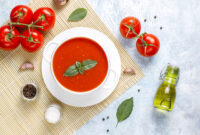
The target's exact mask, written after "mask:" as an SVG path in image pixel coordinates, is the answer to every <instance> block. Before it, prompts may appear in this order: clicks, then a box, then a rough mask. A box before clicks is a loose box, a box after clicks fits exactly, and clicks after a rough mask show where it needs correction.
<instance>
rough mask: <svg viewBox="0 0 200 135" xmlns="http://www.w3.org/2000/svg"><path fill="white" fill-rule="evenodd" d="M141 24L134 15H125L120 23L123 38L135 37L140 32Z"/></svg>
mask: <svg viewBox="0 0 200 135" xmlns="http://www.w3.org/2000/svg"><path fill="white" fill-rule="evenodd" d="M140 30H141V24H140V21H139V20H138V19H137V18H135V17H126V18H124V19H123V20H122V21H121V23H120V32H121V34H122V36H123V37H124V38H135V37H137V36H138V35H139V34H140Z"/></svg>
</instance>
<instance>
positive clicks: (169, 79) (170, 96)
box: [153, 64, 179, 111]
mask: <svg viewBox="0 0 200 135" xmlns="http://www.w3.org/2000/svg"><path fill="white" fill-rule="evenodd" d="M161 78H162V79H163V82H162V84H161V85H160V87H159V88H158V91H157V93H156V96H155V99H154V103H153V105H154V107H156V108H159V109H162V110H167V111H171V110H172V109H173V107H174V102H175V98H176V84H177V82H178V78H179V68H178V67H175V66H172V65H171V64H169V65H168V66H167V69H166V71H165V74H164V77H162V76H161Z"/></svg>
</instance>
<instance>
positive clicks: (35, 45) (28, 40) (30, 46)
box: [21, 29, 44, 52]
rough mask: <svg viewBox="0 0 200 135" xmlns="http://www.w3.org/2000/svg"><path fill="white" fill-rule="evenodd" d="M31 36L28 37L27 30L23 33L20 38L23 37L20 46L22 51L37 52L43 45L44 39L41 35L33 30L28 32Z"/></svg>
mask: <svg viewBox="0 0 200 135" xmlns="http://www.w3.org/2000/svg"><path fill="white" fill-rule="evenodd" d="M30 33H31V36H29V30H28V29H27V30H26V31H24V33H23V34H22V36H24V37H23V38H22V40H21V45H22V47H23V49H24V50H26V51H28V52H35V51H37V50H39V49H40V48H41V47H42V45H43V43H44V37H43V35H42V34H41V33H40V32H39V31H38V30H35V29H31V30H30Z"/></svg>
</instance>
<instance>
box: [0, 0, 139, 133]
mask: <svg viewBox="0 0 200 135" xmlns="http://www.w3.org/2000/svg"><path fill="white" fill-rule="evenodd" d="M29 6H30V7H31V8H32V9H33V10H36V9H37V8H39V7H42V6H48V7H51V8H52V9H53V10H54V11H55V12H56V15H57V16H56V17H57V18H56V24H55V27H54V29H53V30H51V31H50V32H48V33H46V34H45V44H46V43H47V42H48V41H50V40H52V39H53V38H54V37H55V36H56V35H57V34H59V33H60V32H62V31H64V30H66V29H69V28H72V27H77V26H85V27H91V28H95V29H97V30H99V31H101V32H103V33H105V34H106V35H107V36H108V37H109V38H110V39H111V40H112V41H113V42H114V43H115V45H116V47H117V49H118V51H119V53H120V57H121V61H122V70H123V69H124V68H125V67H133V68H134V69H135V70H136V74H137V75H136V76H129V75H123V74H122V75H121V78H120V81H119V84H118V86H117V88H116V89H115V91H114V92H113V93H112V95H111V96H110V97H109V98H107V99H106V100H105V101H103V102H102V103H100V104H98V105H95V106H92V107H87V108H75V107H70V106H67V105H64V104H62V103H60V102H59V101H57V100H56V99H55V98H54V97H53V96H52V95H51V94H50V92H49V91H48V90H47V88H46V86H45V84H44V82H43V79H42V75H41V60H42V51H43V48H44V47H43V48H42V49H41V50H40V51H38V52H37V53H34V54H29V53H26V52H25V51H23V50H22V49H21V47H19V48H18V49H16V50H14V51H12V52H5V51H0V77H1V79H0V134H2V135H22V134H39V135H43V134H44V135H46V134H52V135H57V134H61V135H62V134H63V135H68V134H72V133H73V132H74V131H76V130H77V129H78V128H80V127H81V126H83V125H84V124H85V123H86V122H87V121H88V120H90V119H91V118H92V117H93V116H95V115H96V114H98V113H99V112H100V111H102V110H103V109H104V108H105V107H106V106H107V105H109V104H110V103H111V102H112V101H114V100H115V99H116V98H117V97H118V96H119V95H121V94H122V93H123V92H124V91H125V90H127V89H128V88H129V87H131V86H132V85H133V84H135V83H136V82H137V81H138V80H140V79H141V78H142V77H143V72H142V71H141V69H140V68H139V67H138V66H137V64H136V63H135V62H134V61H133V60H132V59H131V57H130V56H129V55H128V53H127V52H126V51H125V49H124V48H123V46H122V45H121V44H120V43H119V42H118V41H117V39H116V38H115V37H114V36H113V34H112V33H111V32H110V31H109V30H108V28H107V27H106V26H105V24H104V23H103V22H102V21H101V20H100V19H99V17H98V16H97V14H96V13H95V12H94V10H93V9H92V8H91V7H90V6H89V5H88V3H87V2H86V0H70V2H69V3H68V4H67V5H66V6H63V7H57V6H56V5H55V4H54V2H53V0H32V1H31V2H30V4H29ZM79 7H84V8H87V9H88V15H87V17H86V18H85V19H84V20H82V21H80V22H73V23H72V22H68V21H67V18H68V16H69V14H70V13H71V12H72V11H73V10H75V9H76V8H79ZM24 61H31V62H33V63H34V65H35V70H34V71H25V72H19V71H18V68H19V66H20V65H21V64H22V63H23V62H24ZM27 82H34V83H36V84H37V85H38V86H39V88H40V94H39V97H38V99H37V100H36V101H35V102H31V103H30V102H25V101H23V100H22V98H21V95H20V90H21V88H22V86H23V85H24V84H25V83H27ZM52 103H58V104H60V105H61V106H62V108H63V115H62V120H61V122H60V123H58V124H56V125H51V124H48V123H47V122H46V121H45V120H44V111H45V109H46V108H47V106H48V105H50V104H52Z"/></svg>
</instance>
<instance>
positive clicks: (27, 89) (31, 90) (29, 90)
mask: <svg viewBox="0 0 200 135" xmlns="http://www.w3.org/2000/svg"><path fill="white" fill-rule="evenodd" d="M36 92H37V89H36V87H35V86H34V85H32V84H27V85H26V86H24V88H23V95H24V97H26V98H29V99H32V98H34V97H35V95H36Z"/></svg>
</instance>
